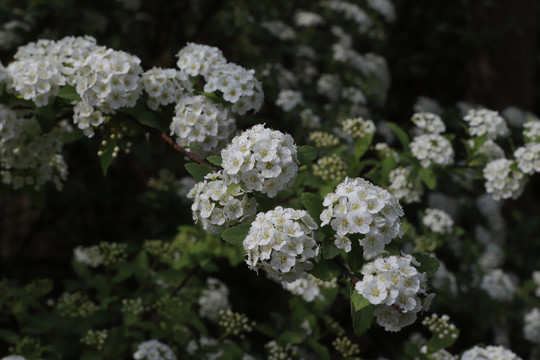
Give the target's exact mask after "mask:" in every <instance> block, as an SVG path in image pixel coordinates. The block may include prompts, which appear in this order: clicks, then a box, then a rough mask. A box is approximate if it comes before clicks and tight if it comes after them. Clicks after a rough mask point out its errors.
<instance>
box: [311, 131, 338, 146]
mask: <svg viewBox="0 0 540 360" xmlns="http://www.w3.org/2000/svg"><path fill="white" fill-rule="evenodd" d="M309 141H311V142H312V143H314V144H315V146H316V147H318V148H329V147H333V146H337V145H339V139H338V138H337V136H335V135H333V134H330V133H327V132H324V131H313V132H311V133H309Z"/></svg>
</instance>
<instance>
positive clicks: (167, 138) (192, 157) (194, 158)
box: [132, 118, 219, 171]
mask: <svg viewBox="0 0 540 360" xmlns="http://www.w3.org/2000/svg"><path fill="white" fill-rule="evenodd" d="M132 121H133V122H135V123H136V124H138V125H139V126H141V127H143V128H144V129H145V130H147V131H149V132H152V133H154V134H156V135H158V136H159V137H160V138H162V139H163V140H165V142H166V143H167V144H169V145H170V146H172V147H173V149H174V150H176V151H178V152H181V153H182V154H184V155H185V156H187V157H188V158H189V159H190V160H191V161H194V162H196V163H197V164H201V165H204V166H206V167H208V168H210V169H212V170H214V171H218V170H219V169H218V168H217V167H215V166H214V165H212V164H209V163H207V162H206V161H204V160H201V159H199V158H198V157H197V156H195V155H193V154H192V153H190V152H189V151H187V150H186V149H184V148H183V147H181V146H180V145H178V144H177V143H176V142H175V141H174V140H173V139H171V137H170V136H168V135H167V134H165V133H164V132H162V131H159V130H158V129H155V128H153V127H150V126H148V125H145V124H141V123H140V122H138V121H137V120H136V119H135V118H132Z"/></svg>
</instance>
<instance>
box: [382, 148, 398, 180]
mask: <svg viewBox="0 0 540 360" xmlns="http://www.w3.org/2000/svg"><path fill="white" fill-rule="evenodd" d="M396 165H397V164H396V159H394V155H392V154H390V156H388V157H387V158H385V159H384V160H383V161H382V165H381V181H382V182H384V183H386V182H387V181H388V175H390V171H392V170H394V169H395V168H396Z"/></svg>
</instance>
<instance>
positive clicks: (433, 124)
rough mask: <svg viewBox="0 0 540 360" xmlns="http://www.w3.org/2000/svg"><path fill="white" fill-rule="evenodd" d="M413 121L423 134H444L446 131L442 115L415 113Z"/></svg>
mask: <svg viewBox="0 0 540 360" xmlns="http://www.w3.org/2000/svg"><path fill="white" fill-rule="evenodd" d="M411 121H412V122H413V123H414V124H415V125H416V126H417V127H418V128H419V129H420V131H421V132H422V133H423V134H442V133H443V132H445V131H446V126H445V125H444V123H443V121H442V119H441V117H440V116H439V115H436V114H432V113H428V112H419V113H415V114H414V115H413V116H412V118H411Z"/></svg>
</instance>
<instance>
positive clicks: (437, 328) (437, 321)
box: [422, 314, 458, 339]
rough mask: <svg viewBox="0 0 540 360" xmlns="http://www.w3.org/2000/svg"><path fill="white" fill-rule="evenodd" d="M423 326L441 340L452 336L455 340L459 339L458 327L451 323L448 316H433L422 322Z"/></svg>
mask: <svg viewBox="0 0 540 360" xmlns="http://www.w3.org/2000/svg"><path fill="white" fill-rule="evenodd" d="M422 325H424V326H425V327H427V328H428V329H429V331H431V332H432V333H433V334H434V335H436V336H438V337H439V338H441V339H442V338H444V337H447V336H450V337H451V338H453V339H457V337H458V331H457V329H456V326H455V325H454V324H452V323H450V317H449V316H448V315H446V314H445V315H443V316H439V315H437V314H432V315H431V316H430V317H426V318H425V319H424V320H423V321H422Z"/></svg>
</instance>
